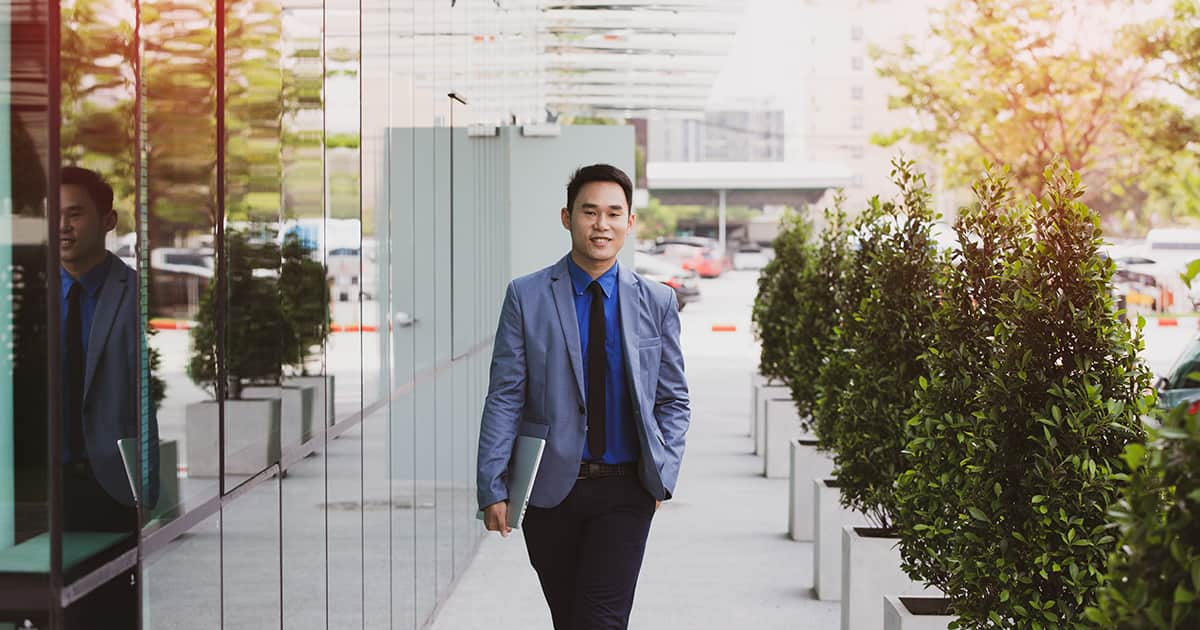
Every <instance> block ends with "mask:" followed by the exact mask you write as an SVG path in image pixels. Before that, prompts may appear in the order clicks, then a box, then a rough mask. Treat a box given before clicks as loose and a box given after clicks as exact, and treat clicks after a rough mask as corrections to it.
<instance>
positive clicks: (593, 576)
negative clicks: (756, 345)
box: [478, 164, 691, 630]
mask: <svg viewBox="0 0 1200 630" xmlns="http://www.w3.org/2000/svg"><path fill="white" fill-rule="evenodd" d="M632 195H633V185H632V183H631V182H630V181H629V177H628V176H626V175H625V173H623V172H621V171H620V170H619V169H617V168H615V167H613V166H609V165H607V164H596V165H592V166H587V167H584V168H581V169H579V170H578V171H576V172H575V174H574V176H573V177H572V178H571V181H570V183H569V184H568V185H567V205H566V207H564V208H563V209H562V212H561V219H562V225H563V228H565V229H567V230H568V231H570V233H571V252H570V253H569V254H568V255H567V256H565V257H563V258H562V259H561V260H559V261H558V262H557V263H555V264H554V265H552V266H550V267H547V268H545V269H542V270H541V271H538V272H535V273H532V274H529V275H527V276H523V277H521V278H517V279H516V280H513V281H512V282H511V283H510V284H509V286H508V291H507V294H506V295H505V298H504V306H503V308H502V310H501V313H500V324H499V327H498V330H497V332H496V341H495V349H494V352H493V357H492V367H491V383H490V387H489V391H488V397H487V402H486V404H485V405H484V410H483V419H482V423H481V427H480V436H479V461H478V467H479V470H478V495H479V496H478V500H479V506H480V508H481V509H483V511H484V523H485V525H486V526H487V529H488V530H491V531H497V532H500V533H501V535H502V536H507V535H508V533H509V531H510V530H509V528H508V527H507V526H506V525H505V524H506V522H507V520H506V519H507V514H508V510H509V509H520V506H510V505H508V502H507V498H508V490H507V488H506V486H505V482H506V478H507V469H508V466H509V460H510V457H511V455H512V450H513V443H514V440H515V439H516V436H517V435H526V434H527V435H539V436H541V435H544V436H545V438H546V449H545V452H544V454H543V456H542V462H541V466H540V468H539V469H538V474H537V478H536V480H535V481H534V485H533V491H532V493H531V495H530V499H529V509H528V511H527V512H526V514H525V520H524V521H523V524H522V528H523V530H524V534H525V542H526V545H527V547H528V549H529V559H530V562H531V563H532V565H533V568H534V569H535V570H536V571H537V574H538V578H539V581H540V582H541V585H542V592H543V593H544V594H545V596H546V602H547V603H548V604H549V606H550V613H551V616H552V617H553V619H554V627H555V628H556V629H557V630H567V629H570V630H590V629H593V628H596V629H598V628H625V627H626V626H627V625H628V622H629V612H630V610H631V609H632V607H633V594H634V588H635V586H636V584H637V577H638V572H639V571H640V569H641V564H642V557H643V555H644V552H645V548H646V537H647V535H648V534H649V532H650V521H651V519H652V517H653V516H654V513H655V511H656V510H657V509H658V506H659V505H660V504H661V502H662V501H664V500H667V499H670V498H671V495H672V493H673V492H674V488H675V481H676V479H677V477H678V476H679V464H680V460H681V458H682V457H683V450H684V435H685V434H686V433H687V428H688V423H689V420H690V413H691V412H690V410H689V407H688V390H687V381H686V379H685V378H684V371H683V355H682V352H681V350H680V345H679V315H678V307H677V306H676V302H675V293H674V291H672V290H671V288H670V287H667V286H666V285H663V284H660V283H657V282H651V281H647V280H645V279H644V278H642V277H640V276H638V275H637V274H636V273H634V272H633V271H632V270H631V269H629V268H627V267H624V266H622V265H620V264H618V262H617V254H618V252H620V251H621V247H622V245H624V243H625V237H626V234H628V232H629V231H630V230H631V229H632V228H633V225H634V221H635V217H634V214H633V213H632V211H631V209H630V207H631V203H632Z"/></svg>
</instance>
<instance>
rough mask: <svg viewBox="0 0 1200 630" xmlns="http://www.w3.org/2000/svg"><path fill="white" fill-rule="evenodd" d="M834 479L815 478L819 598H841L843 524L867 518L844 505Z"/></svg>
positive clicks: (815, 570) (864, 521)
mask: <svg viewBox="0 0 1200 630" xmlns="http://www.w3.org/2000/svg"><path fill="white" fill-rule="evenodd" d="M833 484H835V481H834V480H833V479H814V480H813V481H812V486H813V521H814V524H815V526H814V528H813V590H814V591H816V593H817V599H820V600H822V601H837V600H839V599H841V598H842V527H844V526H846V525H857V526H863V527H865V526H866V525H867V517H866V516H864V515H862V514H860V513H858V512H855V511H854V510H848V509H846V508H844V507H842V503H841V497H842V491H841V490H839V489H838V488H837V486H836V485H833Z"/></svg>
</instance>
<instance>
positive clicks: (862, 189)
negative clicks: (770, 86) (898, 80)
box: [788, 0, 942, 210]
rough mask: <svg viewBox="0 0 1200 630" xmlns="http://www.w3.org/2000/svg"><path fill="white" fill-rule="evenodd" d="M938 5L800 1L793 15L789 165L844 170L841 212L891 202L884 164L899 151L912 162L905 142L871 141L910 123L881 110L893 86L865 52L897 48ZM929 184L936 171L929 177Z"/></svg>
mask: <svg viewBox="0 0 1200 630" xmlns="http://www.w3.org/2000/svg"><path fill="white" fill-rule="evenodd" d="M941 1H942V0H919V1H916V2H910V1H907V0H853V1H850V2H841V1H838V0H806V1H805V2H804V4H803V7H801V8H799V9H798V10H799V11H800V12H801V15H802V16H803V17H802V19H801V20H800V21H799V23H798V25H797V27H798V28H797V31H798V32H797V33H796V38H795V44H794V45H795V46H797V47H799V49H800V51H799V52H800V54H799V55H798V56H797V58H796V62H795V63H796V67H794V68H793V69H794V71H795V73H794V75H793V76H798V77H800V80H801V81H802V84H803V96H802V97H801V99H800V100H799V102H798V103H797V110H798V111H795V112H792V111H789V112H788V113H789V115H793V114H794V115H796V117H797V118H798V119H799V123H798V128H796V129H794V133H795V136H794V137H790V138H789V141H790V142H789V145H788V156H789V158H790V159H800V160H815V161H826V160H828V161H837V162H842V163H844V164H846V165H847V166H848V167H849V169H850V172H851V183H850V186H849V188H847V189H846V191H845V192H846V195H847V202H848V206H847V207H848V208H849V209H851V210H856V209H857V208H859V207H861V206H862V205H863V204H864V203H865V201H866V199H867V198H868V197H870V196H873V195H876V194H879V195H882V196H885V197H887V196H891V195H892V194H894V192H895V191H894V187H893V186H892V185H891V183H890V180H889V178H888V175H889V173H890V172H891V161H892V159H893V158H894V157H896V156H897V155H899V154H900V153H901V152H903V153H904V154H905V155H906V157H909V158H919V157H920V156H919V155H917V154H916V153H915V152H914V151H913V150H912V149H911V148H908V147H905V146H904V144H898V145H895V146H891V147H880V146H878V145H876V144H874V143H872V142H871V138H872V136H873V135H876V134H881V135H886V134H890V133H891V132H893V131H895V130H897V129H900V128H903V127H909V126H912V125H914V124H916V122H917V121H916V118H915V116H914V115H913V114H911V113H910V112H905V111H895V110H890V109H889V108H888V99H889V97H890V96H891V94H893V92H894V90H895V85H894V83H893V82H892V81H890V80H888V79H884V78H881V77H880V76H879V75H878V73H877V71H876V62H875V60H874V59H873V58H872V56H871V49H872V47H879V48H883V49H893V50H894V49H896V48H897V47H898V45H899V44H900V41H901V37H902V36H904V35H906V34H913V35H916V34H919V33H921V32H923V29H924V28H925V27H926V26H927V25H928V23H929V9H930V8H931V7H934V6H937V5H938V4H940V3H941ZM929 175H930V178H931V181H933V178H936V173H929Z"/></svg>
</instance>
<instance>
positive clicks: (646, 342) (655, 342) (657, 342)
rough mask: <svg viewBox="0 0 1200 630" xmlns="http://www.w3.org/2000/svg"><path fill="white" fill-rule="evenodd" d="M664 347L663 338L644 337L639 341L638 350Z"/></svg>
mask: <svg viewBox="0 0 1200 630" xmlns="http://www.w3.org/2000/svg"><path fill="white" fill-rule="evenodd" d="M661 345H662V337H642V338H641V339H640V340H639V341H638V348H639V349H640V348H657V347H658V346H661Z"/></svg>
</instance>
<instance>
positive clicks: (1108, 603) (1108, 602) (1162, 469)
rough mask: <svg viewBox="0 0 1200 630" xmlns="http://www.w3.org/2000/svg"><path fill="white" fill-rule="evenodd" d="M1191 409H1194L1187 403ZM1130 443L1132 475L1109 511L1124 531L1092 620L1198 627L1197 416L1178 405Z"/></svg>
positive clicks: (1130, 626) (1163, 628)
mask: <svg viewBox="0 0 1200 630" xmlns="http://www.w3.org/2000/svg"><path fill="white" fill-rule="evenodd" d="M1189 406H1190V407H1191V408H1190V409H1189V408H1188V407H1189ZM1149 432H1150V440H1149V443H1148V444H1146V445H1145V446H1142V445H1141V444H1136V443H1135V444H1130V445H1128V446H1126V447H1125V453H1124V459H1125V461H1126V462H1127V463H1128V464H1129V466H1130V468H1131V469H1132V472H1131V474H1130V481H1129V484H1128V485H1127V486H1126V487H1125V488H1124V489H1123V490H1122V491H1121V498H1120V500H1119V501H1118V502H1117V504H1116V505H1115V506H1114V507H1113V508H1112V509H1111V510H1109V515H1110V517H1112V519H1113V520H1114V521H1115V522H1116V523H1117V524H1118V526H1119V528H1120V534H1119V536H1118V540H1117V547H1116V551H1114V552H1113V554H1112V555H1111V556H1110V558H1109V576H1110V580H1109V582H1108V585H1107V586H1106V587H1105V588H1104V589H1103V590H1102V591H1101V592H1100V598H1099V605H1098V606H1096V607H1095V608H1093V609H1090V610H1088V612H1087V614H1088V617H1089V619H1091V620H1092V621H1093V622H1095V623H1097V624H1098V625H1099V626H1100V627H1103V628H1116V629H1118V630H1140V629H1142V628H1147V629H1150V628H1153V629H1155V630H1184V629H1185V628H1200V415H1197V414H1196V413H1195V403H1190V404H1185V405H1179V406H1178V407H1176V408H1175V409H1172V410H1171V411H1170V413H1169V414H1167V415H1166V417H1165V418H1164V420H1163V425H1162V428H1161V429H1157V430H1156V429H1153V428H1151V429H1149Z"/></svg>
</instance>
